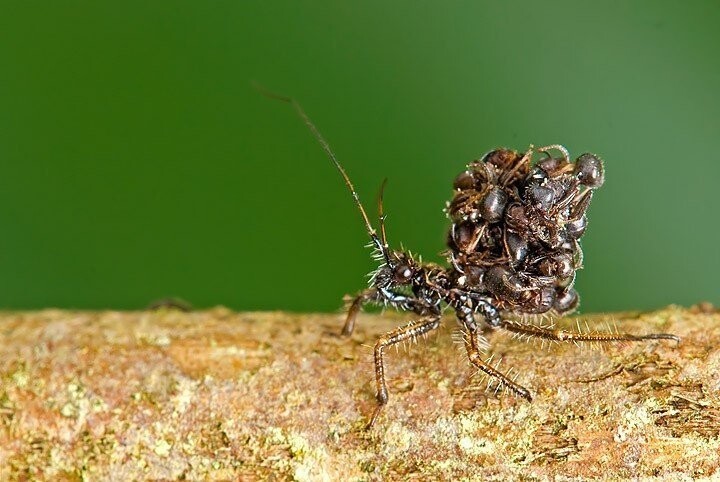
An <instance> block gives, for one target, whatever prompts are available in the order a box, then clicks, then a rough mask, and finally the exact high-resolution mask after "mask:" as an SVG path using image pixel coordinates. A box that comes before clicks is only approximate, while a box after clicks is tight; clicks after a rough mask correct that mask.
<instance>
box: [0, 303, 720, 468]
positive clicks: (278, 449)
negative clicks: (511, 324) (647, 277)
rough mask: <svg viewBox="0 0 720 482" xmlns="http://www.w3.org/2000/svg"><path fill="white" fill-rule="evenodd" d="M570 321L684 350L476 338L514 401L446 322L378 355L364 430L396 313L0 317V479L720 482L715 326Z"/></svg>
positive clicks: (719, 354)
mask: <svg viewBox="0 0 720 482" xmlns="http://www.w3.org/2000/svg"><path fill="white" fill-rule="evenodd" d="M582 319H583V320H587V322H588V324H589V326H590V328H594V327H600V328H604V327H605V326H606V322H608V321H609V323H610V324H611V325H613V326H615V325H616V326H617V327H618V329H620V330H622V331H629V332H632V333H638V334H640V333H651V332H670V333H675V334H677V335H679V336H681V337H682V342H681V343H680V345H679V346H675V343H673V342H668V341H649V342H641V343H625V344H613V345H611V346H608V347H605V348H603V349H593V347H577V346H574V345H573V344H569V345H557V344H553V345H550V346H548V345H547V344H545V346H542V344H541V343H539V342H537V343H528V342H525V341H521V340H516V339H512V337H511V336H509V335H504V334H502V333H500V332H495V333H489V334H488V338H489V341H490V349H489V353H488V355H492V354H494V359H495V360H497V359H499V358H500V357H502V360H503V361H502V364H501V365H500V368H501V369H504V370H507V369H509V368H510V367H513V369H514V372H516V373H518V379H517V381H518V382H519V383H521V384H523V385H525V386H527V387H528V388H530V389H531V391H532V393H533V394H534V398H535V400H534V401H533V402H532V403H528V402H525V401H524V400H520V399H517V398H515V397H513V396H512V395H510V394H503V393H495V391H494V388H493V387H492V386H491V387H490V388H489V389H488V388H486V387H487V379H484V378H483V377H481V376H479V375H474V374H473V371H472V370H471V369H470V368H469V366H468V363H467V361H466V359H465V355H464V352H463V350H462V347H461V346H460V345H458V344H457V343H456V342H454V340H453V334H454V332H455V331H456V329H455V323H454V321H452V320H450V319H446V320H445V322H444V327H443V328H442V329H441V330H440V331H439V332H438V334H437V336H435V335H433V336H431V337H429V338H428V340H427V341H423V340H420V342H419V343H417V344H416V345H415V344H413V345H411V346H409V347H408V348H407V349H401V350H400V352H399V353H398V354H395V350H389V351H388V352H387V366H388V377H389V388H390V402H389V404H388V406H387V408H386V410H385V412H384V413H383V414H382V415H381V417H380V419H379V420H378V424H377V425H376V427H375V428H374V429H373V430H371V431H369V432H366V431H364V430H363V426H364V425H365V423H366V422H367V416H368V415H369V414H370V413H371V411H372V409H373V408H374V406H375V399H374V383H373V377H374V375H373V371H372V363H371V359H372V349H371V346H372V345H373V343H374V341H375V339H376V338H377V336H379V335H380V334H382V333H383V332H385V331H387V330H390V329H391V328H393V327H395V326H397V325H399V324H401V323H404V322H407V320H408V319H407V318H405V317H402V316H400V315H396V314H393V313H386V314H385V315H383V316H379V315H363V316H361V317H360V318H359V320H358V324H357V329H356V332H355V334H354V335H353V336H352V337H351V338H343V337H340V336H339V335H338V333H339V331H340V327H341V324H342V315H340V314H333V315H307V314H303V315H299V314H286V313H279V312H278V313H233V312H230V311H228V310H226V309H223V308H218V309H214V310H210V311H203V312H194V313H181V312H177V311H168V310H161V311H157V312H99V313H93V312H69V311H56V310H53V311H42V312H33V313H30V312H26V313H4V314H1V315H0V383H1V385H0V479H2V480H17V479H20V480H36V479H41V480H147V479H186V480H197V479H203V480H208V479H209V480H238V479H239V480H285V479H295V480H407V479H412V478H417V479H430V478H433V479H440V480H449V479H453V480H462V479H465V480H479V479H482V480H508V479H523V480H580V479H589V478H592V479H613V480H615V479H631V478H641V479H652V478H657V479H666V480H681V479H690V478H713V477H720V471H719V469H718V467H719V464H720V463H719V462H718V459H719V456H718V452H719V451H720V314H718V313H717V312H716V311H715V310H714V309H712V307H709V306H699V307H695V308H692V309H689V310H688V309H681V308H677V307H669V308H667V309H664V310H661V311H657V312H653V313H634V314H633V313H622V314H615V315H602V316H598V315H595V316H586V317H583V318H582ZM559 323H560V324H561V325H562V324H567V326H571V324H572V322H571V321H561V322H559ZM581 326H583V329H584V326H585V325H584V322H583V323H582V325H581ZM613 329H614V328H613ZM455 338H457V336H455ZM595 348H597V347H595ZM592 378H596V379H599V380H596V381H588V380H586V379H592Z"/></svg>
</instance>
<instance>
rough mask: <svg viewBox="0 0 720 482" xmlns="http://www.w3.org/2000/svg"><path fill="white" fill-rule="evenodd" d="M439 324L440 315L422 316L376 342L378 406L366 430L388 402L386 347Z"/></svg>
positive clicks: (435, 327)
mask: <svg viewBox="0 0 720 482" xmlns="http://www.w3.org/2000/svg"><path fill="white" fill-rule="evenodd" d="M439 326H440V315H439V314H432V315H430V316H427V317H425V318H421V319H420V320H418V321H415V322H410V324H408V325H407V326H401V327H399V328H396V329H394V330H392V331H389V332H387V333H386V334H385V335H384V336H382V337H381V338H380V339H379V340H378V341H377V342H376V343H375V384H376V388H377V393H376V399H377V407H376V408H375V411H374V412H373V415H372V418H371V419H370V422H369V423H368V424H367V426H366V430H369V429H370V428H372V426H373V425H374V424H375V421H376V420H377V418H378V416H379V415H380V412H381V411H382V409H383V407H385V405H386V404H387V402H388V390H387V383H386V382H385V362H384V360H383V355H384V351H385V348H387V347H388V346H391V345H395V344H397V343H400V342H402V341H405V340H410V339H414V338H416V337H417V336H419V335H424V334H425V333H428V332H430V331H432V330H435V329H437V328H438V327H439Z"/></svg>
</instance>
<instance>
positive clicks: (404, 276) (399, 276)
mask: <svg viewBox="0 0 720 482" xmlns="http://www.w3.org/2000/svg"><path fill="white" fill-rule="evenodd" d="M412 275H413V271H412V269H411V268H410V266H409V265H407V264H399V265H397V266H396V267H395V279H396V280H397V281H398V282H400V283H403V282H407V281H410V279H411V278H412Z"/></svg>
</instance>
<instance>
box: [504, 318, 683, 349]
mask: <svg viewBox="0 0 720 482" xmlns="http://www.w3.org/2000/svg"><path fill="white" fill-rule="evenodd" d="M500 328H503V329H504V330H507V331H511V332H513V333H519V334H521V335H526V336H533V337H535V338H543V339H545V340H553V341H597V342H611V341H642V340H673V341H675V342H678V343H679V342H680V338H679V337H678V336H675V335H671V334H669V333H651V334H649V335H633V334H630V333H602V332H598V331H594V332H589V333H580V332H577V331H567V330H556V329H551V328H543V327H540V326H536V325H533V324H530V323H524V322H521V321H514V320H501V321H500Z"/></svg>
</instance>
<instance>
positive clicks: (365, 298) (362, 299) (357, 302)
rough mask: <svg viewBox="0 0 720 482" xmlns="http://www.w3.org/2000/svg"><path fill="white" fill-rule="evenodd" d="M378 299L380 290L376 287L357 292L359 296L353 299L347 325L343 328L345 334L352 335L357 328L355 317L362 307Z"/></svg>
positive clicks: (346, 320) (346, 321) (346, 319)
mask: <svg viewBox="0 0 720 482" xmlns="http://www.w3.org/2000/svg"><path fill="white" fill-rule="evenodd" d="M377 299H378V291H377V290H376V289H375V288H368V289H365V290H362V291H361V292H360V293H358V294H357V296H355V299H353V301H352V303H350V308H348V312H347V317H346V318H345V325H344V326H343V329H342V334H343V336H350V335H352V332H353V330H355V319H356V318H357V315H358V313H359V312H360V308H362V306H363V305H364V304H365V303H367V302H369V301H372V300H377Z"/></svg>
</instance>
